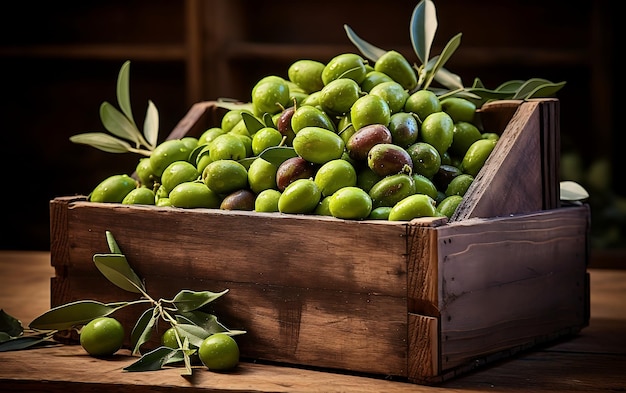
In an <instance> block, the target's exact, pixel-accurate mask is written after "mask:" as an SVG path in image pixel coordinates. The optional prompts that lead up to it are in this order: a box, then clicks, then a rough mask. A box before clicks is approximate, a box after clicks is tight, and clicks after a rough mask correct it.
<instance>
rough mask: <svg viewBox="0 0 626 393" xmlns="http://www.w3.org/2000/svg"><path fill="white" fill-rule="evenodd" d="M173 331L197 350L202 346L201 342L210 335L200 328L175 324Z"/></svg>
mask: <svg viewBox="0 0 626 393" xmlns="http://www.w3.org/2000/svg"><path fill="white" fill-rule="evenodd" d="M175 329H176V331H177V332H178V334H179V335H180V336H181V337H184V338H186V339H188V340H189V343H190V344H191V345H193V346H195V347H198V348H199V347H200V345H202V341H204V339H205V338H207V337H209V336H210V335H211V334H212V333H210V332H207V331H206V330H204V329H203V328H201V327H200V326H197V325H188V324H184V323H179V324H176V325H175Z"/></svg>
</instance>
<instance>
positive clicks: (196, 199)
mask: <svg viewBox="0 0 626 393" xmlns="http://www.w3.org/2000/svg"><path fill="white" fill-rule="evenodd" d="M169 201H170V204H171V206H174V207H181V208H187V209H190V208H199V207H204V208H209V209H217V208H219V207H220V203H221V202H222V200H221V198H220V197H219V196H218V195H217V194H216V193H215V192H214V191H212V190H210V189H209V187H207V186H206V185H205V184H204V183H202V182H197V181H194V182H187V183H181V184H179V185H177V186H176V187H174V189H173V190H172V191H170V193H169Z"/></svg>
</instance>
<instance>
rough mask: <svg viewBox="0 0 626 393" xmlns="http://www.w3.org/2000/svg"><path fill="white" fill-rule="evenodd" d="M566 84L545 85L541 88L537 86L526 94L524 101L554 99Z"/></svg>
mask: <svg viewBox="0 0 626 393" xmlns="http://www.w3.org/2000/svg"><path fill="white" fill-rule="evenodd" d="M565 83H566V82H559V83H551V82H549V83H545V84H543V85H541V86H537V87H536V88H535V90H533V91H531V92H530V93H528V95H527V96H526V99H530V98H544V97H554V96H555V95H556V93H557V92H558V91H559V90H561V89H562V88H563V86H565Z"/></svg>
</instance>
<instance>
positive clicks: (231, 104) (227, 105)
mask: <svg viewBox="0 0 626 393" xmlns="http://www.w3.org/2000/svg"><path fill="white" fill-rule="evenodd" d="M215 106H217V107H218V108H222V109H228V110H248V111H249V112H250V113H252V110H253V107H252V103H251V102H246V103H242V102H238V101H232V100H227V99H226V98H220V99H218V100H217V103H216V104H215Z"/></svg>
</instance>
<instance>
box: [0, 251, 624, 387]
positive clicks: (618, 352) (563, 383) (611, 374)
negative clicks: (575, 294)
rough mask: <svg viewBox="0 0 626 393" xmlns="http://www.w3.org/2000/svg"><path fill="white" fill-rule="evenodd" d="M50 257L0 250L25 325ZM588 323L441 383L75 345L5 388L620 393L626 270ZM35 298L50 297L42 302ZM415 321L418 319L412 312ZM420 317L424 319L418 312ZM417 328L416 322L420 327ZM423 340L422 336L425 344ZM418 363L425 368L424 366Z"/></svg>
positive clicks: (17, 369)
mask: <svg viewBox="0 0 626 393" xmlns="http://www.w3.org/2000/svg"><path fill="white" fill-rule="evenodd" d="M49 264H50V255H49V254H48V253H45V252H43V253H27V252H10V251H0V267H2V271H3V275H1V276H0V283H1V285H0V304H2V305H3V308H4V309H5V311H7V312H9V311H12V310H13V307H6V306H4V305H11V304H14V305H18V306H19V312H17V313H15V315H18V316H20V319H21V320H22V321H23V322H30V320H31V319H32V318H33V317H34V316H36V315H39V313H41V312H42V311H44V310H45V309H46V308H47V307H48V304H49V302H50V299H49V296H48V295H47V293H48V278H49V277H50V276H51V275H53V274H54V272H53V269H51V267H50V265H49ZM590 279H591V282H590V288H591V300H590V303H591V308H590V309H591V320H590V323H589V326H588V327H586V328H584V329H583V330H582V331H581V332H580V333H579V334H578V335H575V336H574V337H571V338H568V339H567V340H561V341H557V342H556V343H553V344H551V345H542V346H534V347H532V348H527V349H526V350H524V351H521V352H518V353H516V354H513V355H511V356H509V357H507V358H506V359H500V361H495V362H492V363H491V365H490V366H484V365H483V366H482V367H480V364H477V367H475V368H474V369H473V370H472V371H473V372H467V370H466V371H465V372H460V371H452V372H448V373H447V374H445V377H446V381H444V382H440V383H438V384H437V386H425V385H423V384H414V383H407V382H406V381H405V380H404V379H402V378H388V377H381V376H376V375H369V374H360V373H353V372H342V371H341V370H331V369H320V368H314V367H310V368H307V367H302V366H298V367H293V366H290V365H288V364H284V363H268V362H258V361H257V362H255V361H251V360H250V359H244V360H243V361H242V363H241V364H240V366H239V367H238V369H237V370H236V372H234V373H211V372H207V371H205V370H203V369H201V368H200V369H196V370H195V371H194V377H193V378H183V377H181V376H180V370H179V369H177V368H171V369H166V370H161V371H157V372H149V373H126V372H123V371H122V368H123V367H125V366H126V365H128V364H130V363H131V362H133V361H134V360H136V358H134V357H130V356H129V355H128V352H127V351H122V352H120V353H119V354H118V355H116V356H114V357H113V358H110V359H96V358H91V357H89V356H87V355H86V354H85V353H84V352H83V350H82V349H81V348H80V347H78V346H57V347H51V348H41V349H31V350H27V351H16V352H4V353H0V391H2V392H29V393H31V392H48V393H55V392H67V391H72V392H87V393H90V392H102V391H107V392H177V391H185V392H196V393H199V392H244V391H245V392H319V391H324V392H366V393H367V392H390V393H391V392H441V391H446V392H448V391H449V392H464V393H476V392H484V391H490V392H497V393H499V392H527V391H533V392H614V391H621V390H623V387H624V386H626V376H625V375H624V373H623V370H624V369H626V333H625V332H626V308H624V307H623V305H624V302H625V301H626V298H625V296H626V271H622V270H603V269H590ZM35 294H43V295H41V296H35ZM409 316H410V318H412V317H413V316H412V315H409ZM418 318H422V317H420V316H418ZM414 326H418V325H414ZM423 337H425V336H424V335H419V336H415V338H417V339H423ZM417 365H418V366H419V364H417Z"/></svg>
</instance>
